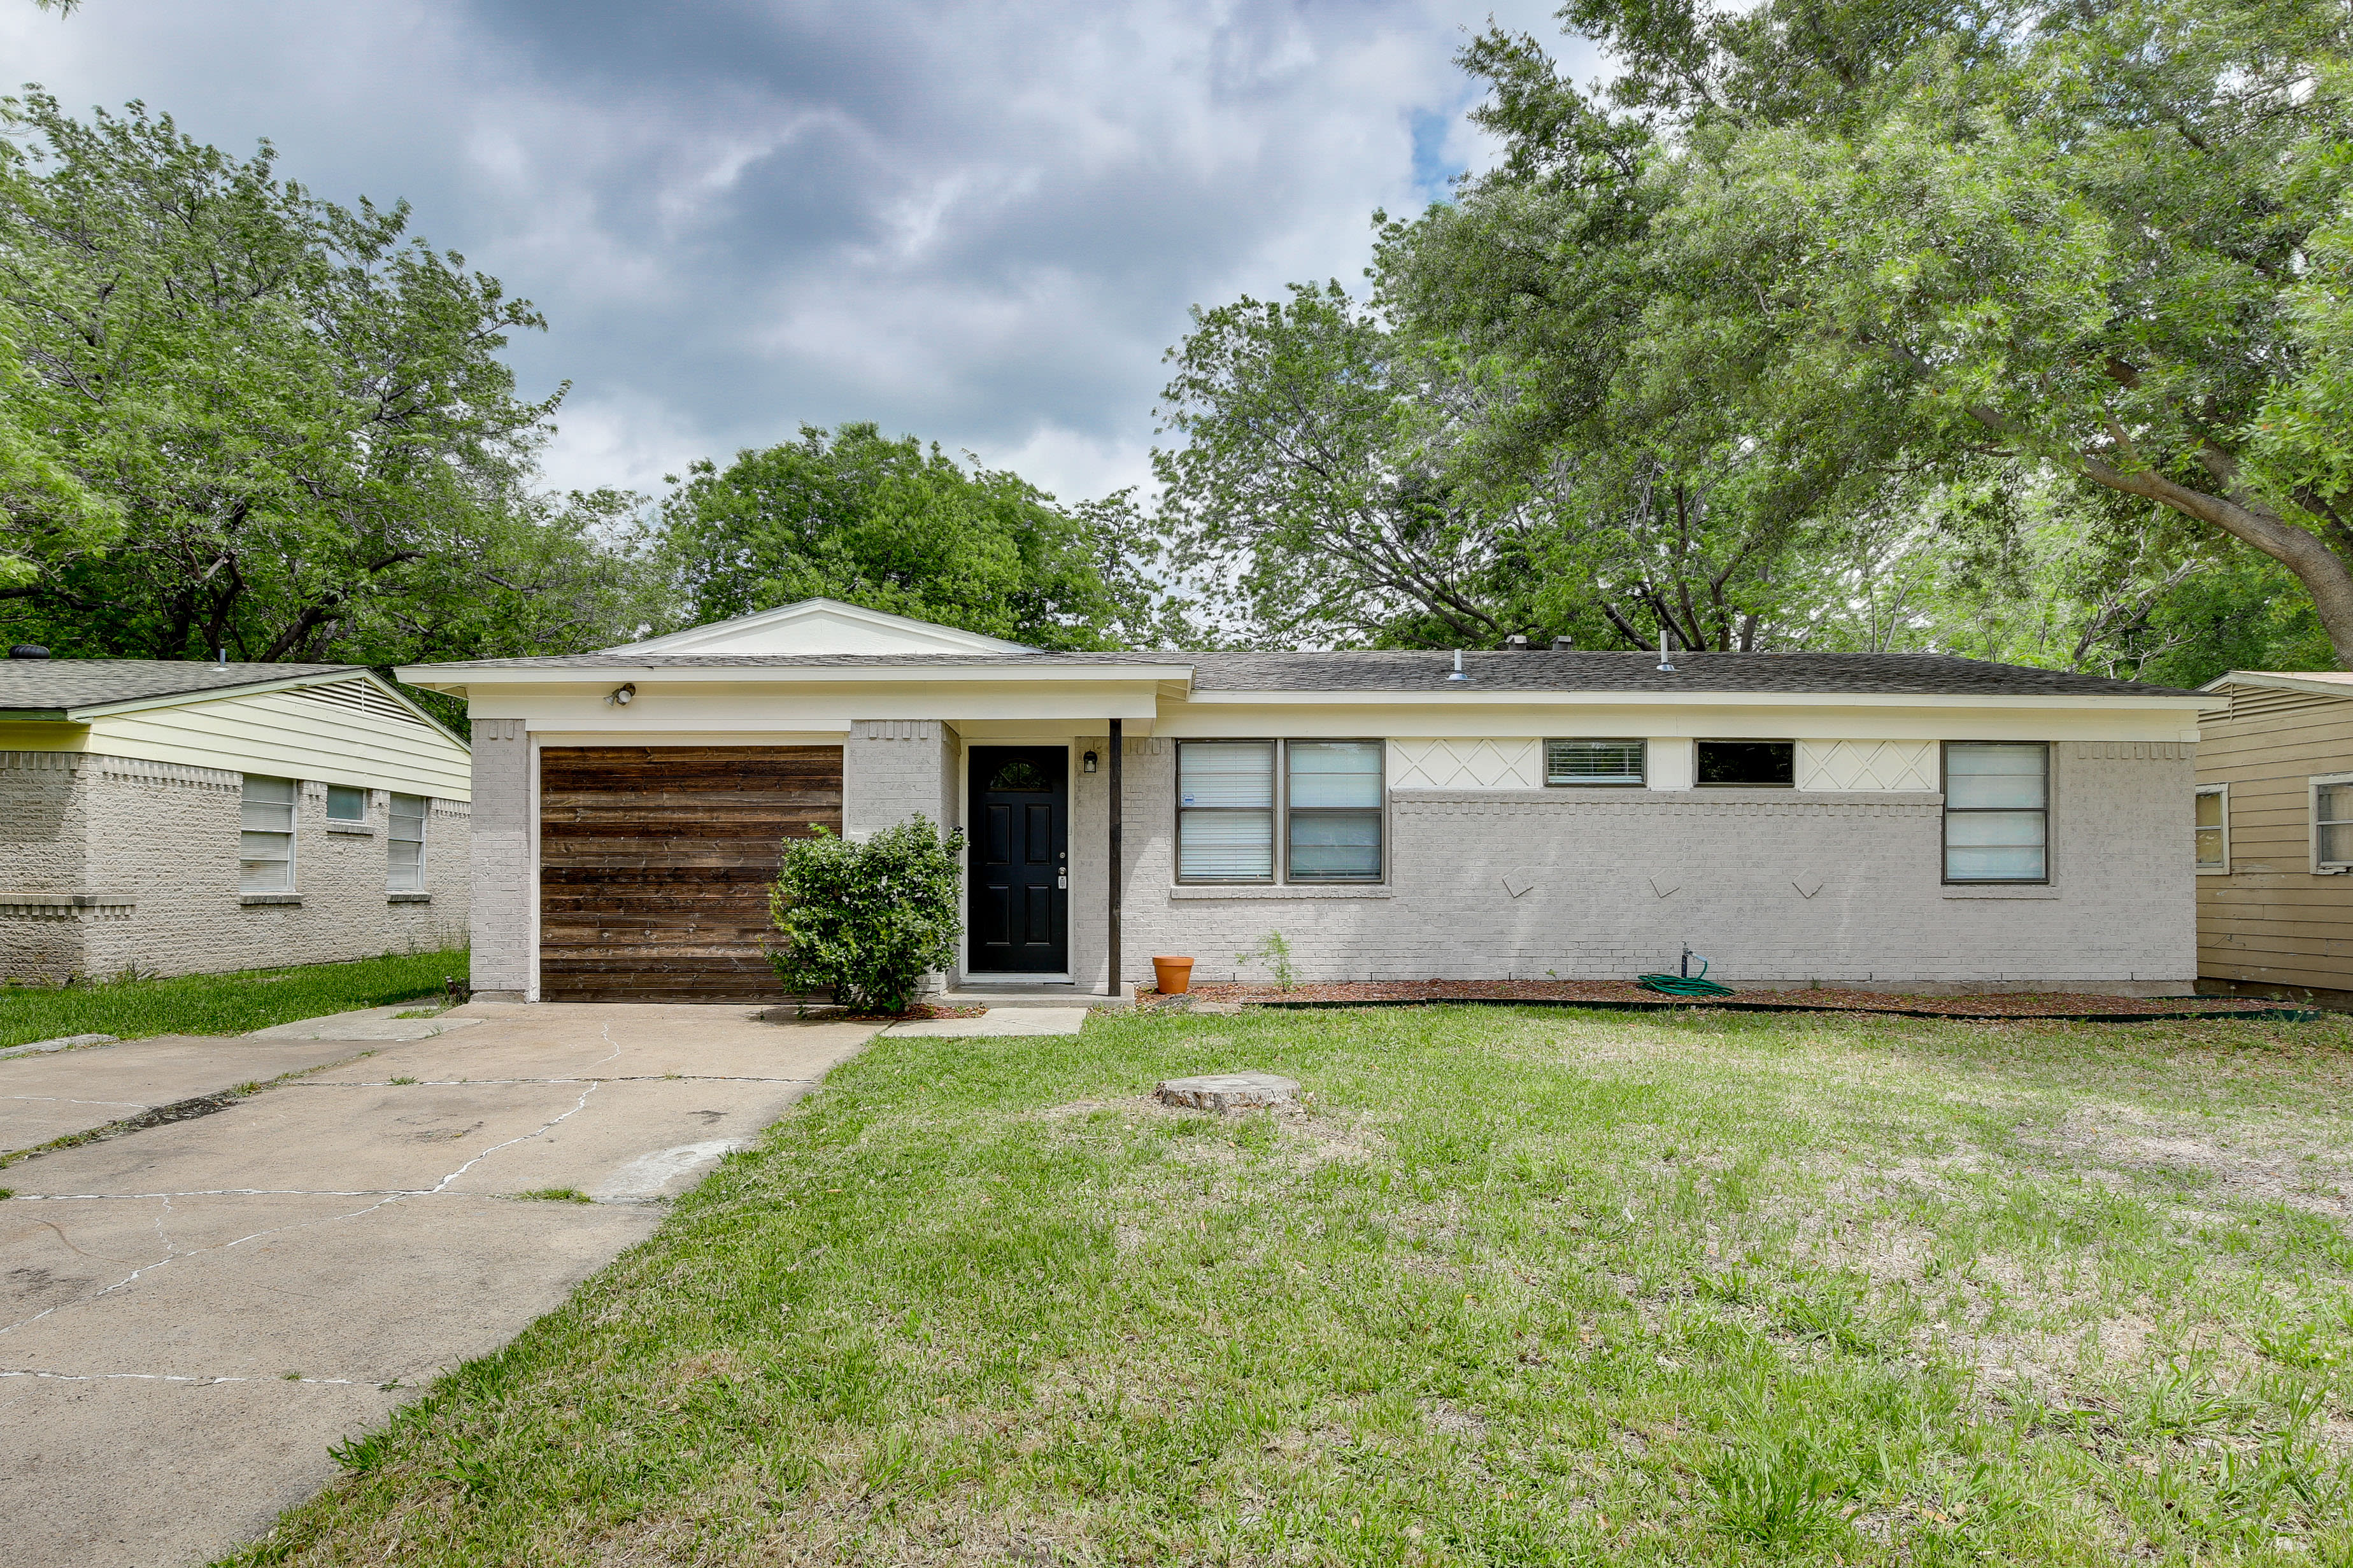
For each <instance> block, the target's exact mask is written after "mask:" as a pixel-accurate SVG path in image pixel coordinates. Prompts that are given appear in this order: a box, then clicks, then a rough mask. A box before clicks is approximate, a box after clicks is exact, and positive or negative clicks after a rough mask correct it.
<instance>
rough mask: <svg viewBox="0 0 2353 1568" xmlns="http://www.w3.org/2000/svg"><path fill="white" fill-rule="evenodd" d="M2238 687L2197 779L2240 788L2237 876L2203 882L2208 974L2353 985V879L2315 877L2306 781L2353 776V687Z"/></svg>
mask: <svg viewBox="0 0 2353 1568" xmlns="http://www.w3.org/2000/svg"><path fill="white" fill-rule="evenodd" d="M2229 691H2230V695H2231V707H2230V711H2229V714H2228V716H2227V717H2226V716H2224V715H2223V714H2222V713H2221V712H2220V711H2217V712H2215V713H2213V714H2211V715H2210V716H2209V717H2208V719H2207V721H2206V722H2205V724H2204V726H2203V727H2202V729H2201V731H2200V742H2199V746H2198V782H2199V783H2200V784H2229V785H2230V786H2231V811H2230V826H2231V870H2230V874H2229V875H2228V876H2211V875H2209V876H2201V877H2200V878H2199V879H2198V973H2200V974H2201V975H2205V976H2209V977H2211V978H2213V979H2218V980H2243V981H2253V982H2257V983H2264V984H2276V985H2296V986H2305V985H2308V986H2317V987H2321V988H2324V989H2328V990H2336V991H2344V990H2353V875H2348V876H2331V877H2319V876H2315V875H2314V874H2313V872H2312V825H2311V797H2310V790H2309V786H2308V784H2307V781H2308V780H2309V779H2310V778H2312V776H2313V775H2315V774H2316V773H2353V694H2348V695H2347V696H2344V697H2333V696H2324V695H2321V694H2318V693H2305V692H2294V691H2280V690H2274V689H2264V688H2260V687H2234V688H2230V689H2229ZM2183 837H2184V839H2185V841H2186V839H2187V837H2188V835H2187V832H2186V831H2185V833H2184V836H2183ZM2183 852H2184V853H2185V854H2186V853H2188V849H2187V847H2186V843H2185V847H2184V851H2183Z"/></svg>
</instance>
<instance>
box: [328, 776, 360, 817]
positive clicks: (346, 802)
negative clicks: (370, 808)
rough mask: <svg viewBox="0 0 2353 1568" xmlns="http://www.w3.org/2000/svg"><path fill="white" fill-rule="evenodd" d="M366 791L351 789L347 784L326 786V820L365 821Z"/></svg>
mask: <svg viewBox="0 0 2353 1568" xmlns="http://www.w3.org/2000/svg"><path fill="white" fill-rule="evenodd" d="M367 797H368V792H367V791H365V790H364V789H353V788H352V786H351V785H349V784H329V785H328V786H327V820H328V821H329V822H365V821H366V820H367Z"/></svg>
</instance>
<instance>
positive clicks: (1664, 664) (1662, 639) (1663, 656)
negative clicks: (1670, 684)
mask: <svg viewBox="0 0 2353 1568" xmlns="http://www.w3.org/2000/svg"><path fill="white" fill-rule="evenodd" d="M1659 668H1661V669H1662V670H1664V671H1666V672H1667V673H1668V674H1669V675H1672V674H1673V673H1674V672H1675V664H1674V660H1672V659H1671V658H1668V657H1667V628H1666V627H1664V626H1661V627H1660V628H1659Z"/></svg>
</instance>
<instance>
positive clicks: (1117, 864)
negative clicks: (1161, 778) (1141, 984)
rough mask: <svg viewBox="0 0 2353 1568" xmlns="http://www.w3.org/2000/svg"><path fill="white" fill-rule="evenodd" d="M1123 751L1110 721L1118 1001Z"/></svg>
mask: <svg viewBox="0 0 2353 1568" xmlns="http://www.w3.org/2000/svg"><path fill="white" fill-rule="evenodd" d="M1126 750H1127V748H1126V746H1125V745H1124V744H1123V743H1122V742H1121V740H1120V721H1118V720H1116V719H1114V720H1113V721H1111V830H1110V831H1111V929H1110V932H1109V935H1110V941H1111V990H1110V993H1109V994H1110V996H1111V999H1112V1000H1113V1001H1114V1002H1116V1001H1118V1000H1119V994H1120V992H1119V904H1120V895H1121V894H1122V893H1123V892H1124V891H1125V888H1124V883H1125V881H1126V877H1125V875H1124V872H1125V869H1126V868H1125V866H1124V863H1123V858H1122V856H1121V854H1120V842H1119V839H1120V833H1119V829H1120V820H1119V819H1120V805H1121V789H1120V761H1121V755H1122V753H1123V752H1125V751H1126Z"/></svg>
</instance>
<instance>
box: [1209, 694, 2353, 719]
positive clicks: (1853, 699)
mask: <svg viewBox="0 0 2353 1568" xmlns="http://www.w3.org/2000/svg"><path fill="white" fill-rule="evenodd" d="M2348 695H2353V693H2348ZM1192 700H1193V702H1194V703H1195V704H1196V705H1198V706H1201V707H1211V706H1231V707H1304V706H1313V707H1317V708H1354V707H1381V708H1396V707H1405V706H1421V707H1431V708H1447V707H1454V706H1457V705H1461V706H1467V707H1472V708H1497V707H1517V708H1565V707H1605V708H1658V707H1666V706H1675V707H1715V708H2017V709H2026V710H2043V711H2050V710H2082V709H2087V708H2088V709H2103V710H2105V709H2117V708H2130V709H2140V710H2151V711H2157V712H2168V713H2200V712H2204V711H2206V710H2209V709H2211V708H2212V707H2213V706H2214V704H2213V703H2212V702H2211V701H2209V700H2206V699H2205V698H2202V697H2197V696H2182V697H2164V696H2149V697H2092V696H2084V697H2063V696H2042V695H2036V696H2022V695H2020V696H2005V695H2001V694H1998V693H1986V694H1982V695H1977V694H1971V695H1960V696H1956V695H1952V694H1948V693H1939V694H1934V695H1912V694H1908V693H1903V692H1879V691H1871V692H1839V691H1708V690H1693V691H1543V690H1536V691H1430V690H1418V691H1195V692H1194V693H1193V694H1192Z"/></svg>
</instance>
